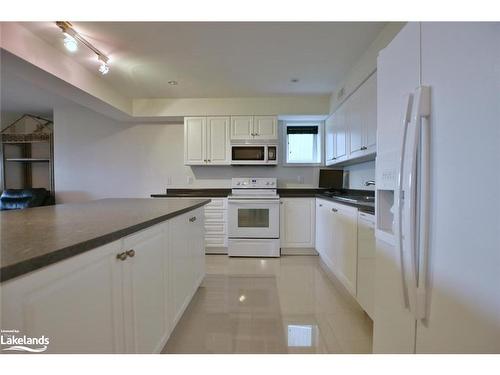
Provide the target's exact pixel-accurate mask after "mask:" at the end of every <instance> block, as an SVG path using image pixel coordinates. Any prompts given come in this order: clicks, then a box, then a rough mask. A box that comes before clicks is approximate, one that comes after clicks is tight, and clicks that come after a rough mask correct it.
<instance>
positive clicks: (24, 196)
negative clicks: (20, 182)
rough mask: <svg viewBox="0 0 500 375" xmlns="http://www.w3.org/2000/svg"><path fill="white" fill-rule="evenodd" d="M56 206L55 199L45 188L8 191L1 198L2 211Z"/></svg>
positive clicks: (0, 206)
mask: <svg viewBox="0 0 500 375" xmlns="http://www.w3.org/2000/svg"><path fill="white" fill-rule="evenodd" d="M51 204H54V198H53V197H52V196H51V195H50V192H49V191H48V190H47V189H45V188H33V189H7V190H4V191H3V193H2V195H1V196H0V210H2V211H3V210H19V209H22V208H30V207H38V206H47V205H51Z"/></svg>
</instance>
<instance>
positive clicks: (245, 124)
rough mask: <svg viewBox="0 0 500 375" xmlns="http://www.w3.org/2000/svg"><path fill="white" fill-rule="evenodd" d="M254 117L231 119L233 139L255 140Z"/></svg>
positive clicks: (233, 117)
mask: <svg viewBox="0 0 500 375" xmlns="http://www.w3.org/2000/svg"><path fill="white" fill-rule="evenodd" d="M253 134H254V130H253V116H232V117H231V139H232V140H248V139H253Z"/></svg>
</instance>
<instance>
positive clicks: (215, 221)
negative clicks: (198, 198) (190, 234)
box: [205, 198, 227, 254]
mask: <svg viewBox="0 0 500 375" xmlns="http://www.w3.org/2000/svg"><path fill="white" fill-rule="evenodd" d="M206 199H210V200H211V202H210V203H209V204H207V205H206V206H205V251H206V253H207V254H227V198H206Z"/></svg>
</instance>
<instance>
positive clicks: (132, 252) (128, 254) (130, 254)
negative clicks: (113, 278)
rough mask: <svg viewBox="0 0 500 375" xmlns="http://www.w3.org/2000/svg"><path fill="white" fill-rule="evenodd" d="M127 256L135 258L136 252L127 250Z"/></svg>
mask: <svg viewBox="0 0 500 375" xmlns="http://www.w3.org/2000/svg"><path fill="white" fill-rule="evenodd" d="M126 254H127V256H129V257H131V258H133V257H134V255H135V250H134V249H130V250H127V251H126Z"/></svg>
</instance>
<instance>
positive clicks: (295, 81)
mask: <svg viewBox="0 0 500 375" xmlns="http://www.w3.org/2000/svg"><path fill="white" fill-rule="evenodd" d="M290 82H292V83H297V82H299V79H298V78H292V79H291V80H290Z"/></svg>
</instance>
